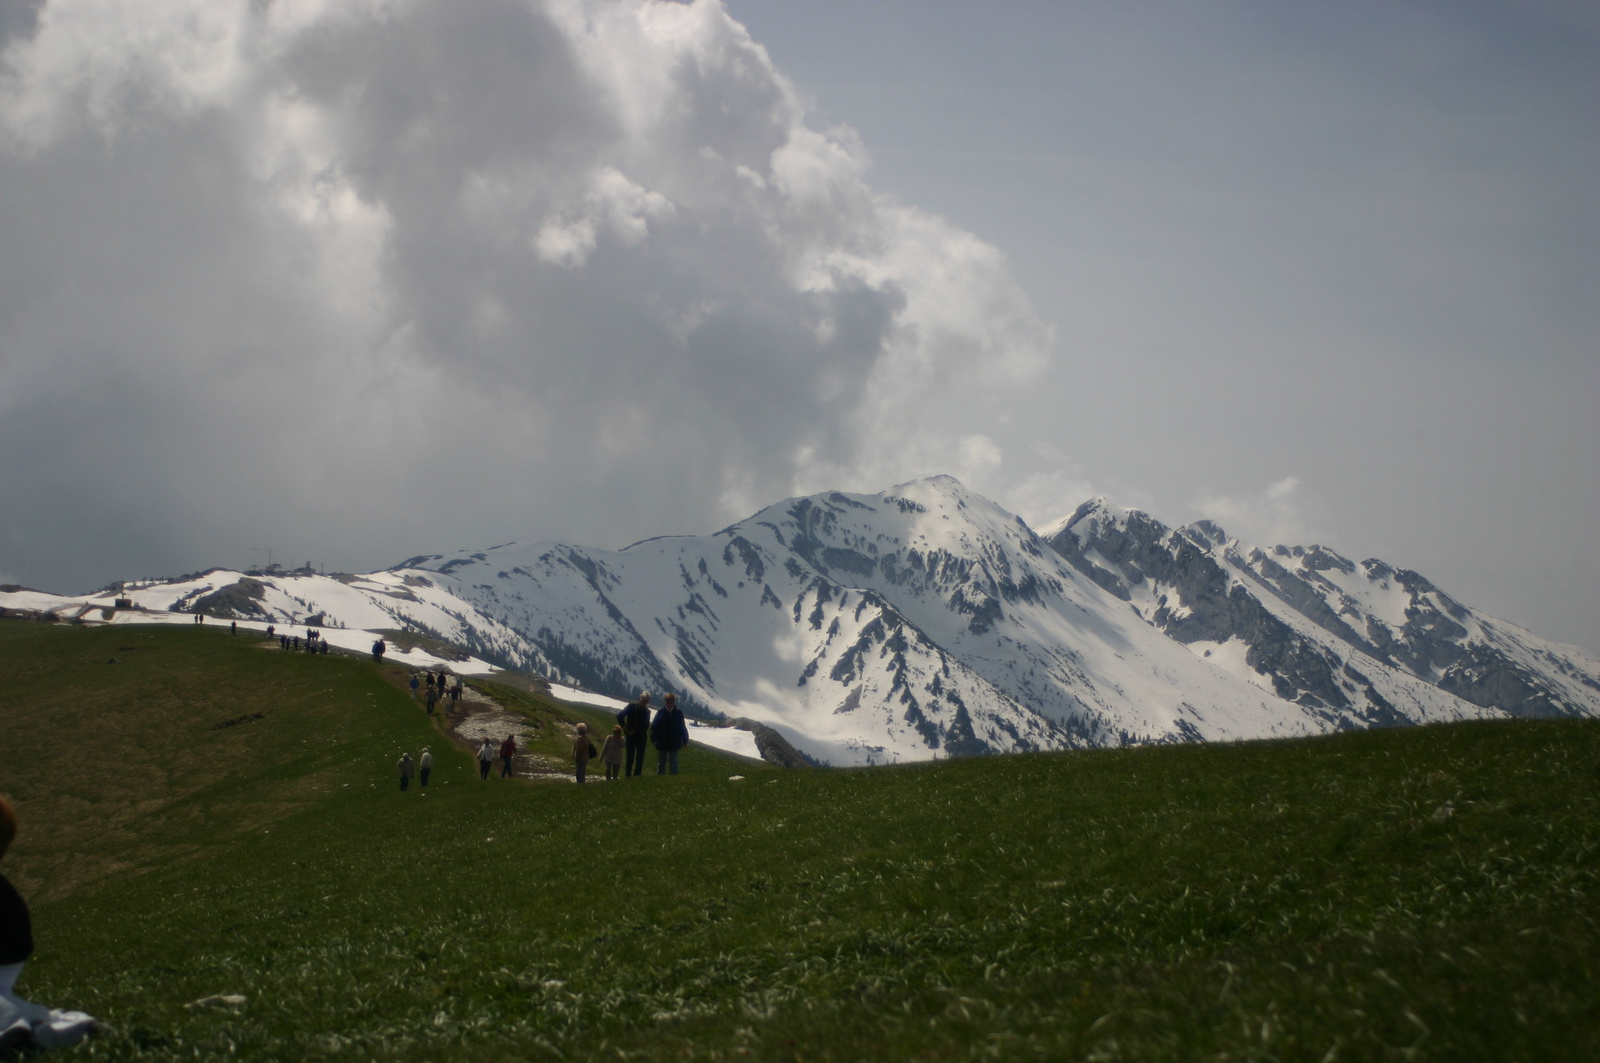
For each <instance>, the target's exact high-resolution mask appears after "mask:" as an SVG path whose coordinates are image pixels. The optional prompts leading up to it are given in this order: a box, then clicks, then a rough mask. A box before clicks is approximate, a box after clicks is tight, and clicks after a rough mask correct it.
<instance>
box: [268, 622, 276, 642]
mask: <svg viewBox="0 0 1600 1063" xmlns="http://www.w3.org/2000/svg"><path fill="white" fill-rule="evenodd" d="M277 630H278V625H277V624H268V625H267V638H269V639H270V638H271V637H272V636H273V635H274V634H276V633H277Z"/></svg>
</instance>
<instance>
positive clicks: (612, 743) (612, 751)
mask: <svg viewBox="0 0 1600 1063" xmlns="http://www.w3.org/2000/svg"><path fill="white" fill-rule="evenodd" d="M600 759H601V760H603V761H605V764H606V782H610V781H611V780H612V779H616V778H619V777H620V776H621V775H622V725H621V724H620V723H619V724H617V725H616V726H615V727H613V728H612V729H611V733H610V734H609V735H607V736H606V744H605V745H604V746H603V747H601V750H600Z"/></svg>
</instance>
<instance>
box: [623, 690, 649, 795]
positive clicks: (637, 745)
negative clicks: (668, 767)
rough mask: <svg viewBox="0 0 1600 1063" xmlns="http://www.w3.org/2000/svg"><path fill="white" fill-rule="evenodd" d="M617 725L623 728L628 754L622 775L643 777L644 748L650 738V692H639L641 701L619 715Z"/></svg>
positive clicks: (628, 706)
mask: <svg viewBox="0 0 1600 1063" xmlns="http://www.w3.org/2000/svg"><path fill="white" fill-rule="evenodd" d="M617 723H618V724H619V725H620V726H621V727H622V742H623V748H624V752H625V754H626V756H625V761H624V764H623V772H622V774H623V775H625V776H627V777H628V778H632V777H633V776H635V775H643V774H644V746H645V741H646V739H648V738H649V737H650V691H648V690H641V691H639V699H638V700H637V701H634V702H632V703H630V704H628V705H627V706H625V707H624V708H623V710H622V711H621V712H619V713H617Z"/></svg>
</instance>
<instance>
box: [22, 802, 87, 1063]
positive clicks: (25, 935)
mask: <svg viewBox="0 0 1600 1063" xmlns="http://www.w3.org/2000/svg"><path fill="white" fill-rule="evenodd" d="M16 835H17V813H16V810H15V809H14V808H12V807H11V802H10V801H7V800H6V799H5V798H4V797H0V856H4V855H5V853H6V850H7V849H8V848H10V847H11V839H12V838H15V837H16ZM31 955H33V921H32V919H31V917H30V916H29V915H28V903H27V902H26V901H24V900H23V899H22V894H20V893H18V892H17V890H16V887H14V886H12V885H11V883H10V882H8V881H7V880H6V877H5V876H4V875H0V1058H5V1059H10V1058H12V1057H13V1056H14V1055H16V1056H20V1055H22V1054H23V1053H24V1052H26V1051H28V1050H29V1049H34V1048H61V1047H64V1046H66V1045H75V1044H77V1043H78V1042H79V1041H82V1040H83V1039H84V1038H86V1037H88V1036H89V1035H91V1034H93V1033H94V1032H95V1029H96V1025H97V1024H96V1023H95V1021H94V1019H92V1018H90V1017H89V1016H88V1015H85V1014H84V1013H83V1012H81V1011H60V1010H57V1009H55V1008H50V1007H46V1006H45V1005H43V1004H35V1003H33V1002H32V1001H28V1000H23V999H22V998H21V997H19V996H17V995H16V993H14V992H13V991H12V990H13V987H14V986H15V985H16V984H17V979H18V978H20V977H21V976H22V968H23V966H24V965H25V964H26V963H27V960H28V957H29V956H31Z"/></svg>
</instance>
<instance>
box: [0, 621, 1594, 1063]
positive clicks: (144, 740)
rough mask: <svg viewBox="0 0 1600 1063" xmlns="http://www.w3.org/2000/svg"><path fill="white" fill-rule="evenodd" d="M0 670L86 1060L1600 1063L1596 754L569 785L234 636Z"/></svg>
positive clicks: (28, 978) (162, 638)
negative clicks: (515, 766)
mask: <svg viewBox="0 0 1600 1063" xmlns="http://www.w3.org/2000/svg"><path fill="white" fill-rule="evenodd" d="M112 658H117V659H119V660H120V661H121V662H122V663H119V664H111V663H109V662H110V660H111V659H112ZM0 675H3V676H5V677H6V688H5V693H4V694H3V695H0V789H3V790H5V791H7V792H9V793H10V794H11V795H12V796H13V797H14V799H15V800H16V802H17V804H18V808H19V812H20V814H21V816H22V820H23V833H22V834H21V835H20V836H19V838H18V841H17V843H16V845H15V846H14V847H13V849H12V852H11V854H10V855H9V856H7V858H6V859H5V861H4V863H3V864H0V868H3V869H4V870H5V872H6V873H7V875H8V876H10V877H11V878H12V880H13V881H14V882H16V883H17V884H18V885H19V887H21V888H22V889H23V890H24V892H25V893H26V894H27V895H28V896H29V897H30V899H31V900H32V901H33V906H34V920H35V935H36V937H37V939H38V942H39V951H38V953H37V954H36V956H35V958H34V960H33V961H31V962H30V963H29V965H28V970H27V972H26V974H25V976H24V980H23V983H22V984H21V985H20V986H19V990H20V991H21V992H23V994H24V995H26V996H29V997H31V998H33V999H38V1000H43V1001H47V1002H50V1003H53V1004H57V1005H58V1006H72V1007H80V1008H83V1009H84V1010H87V1011H90V1012H91V1013H94V1014H96V1015H98V1016H99V1017H101V1018H102V1019H105V1020H107V1021H109V1022H111V1023H112V1024H114V1026H115V1027H116V1030H117V1033H116V1034H115V1035H114V1036H112V1037H110V1038H107V1039H105V1040H102V1041H99V1042H96V1043H94V1044H92V1045H90V1046H87V1047H86V1048H84V1049H81V1050H79V1054H80V1055H83V1056H85V1057H94V1058H115V1059H168V1058H172V1059H175V1058H178V1057H183V1058H186V1059H187V1058H194V1057H195V1056H196V1055H198V1056H200V1057H202V1058H209V1057H215V1058H221V1057H224V1056H236V1057H241V1058H256V1059H301V1058H329V1059H366V1058H374V1057H377V1058H393V1059H416V1060H425V1059H441V1058H445V1057H454V1058H471V1059H508V1060H510V1059H598V1058H608V1059H609V1058H625V1059H656V1058H674V1059H681V1058H699V1059H736V1058H756V1059H778V1060H790V1059H794V1060H799V1059H806V1060H813V1059H837V1060H850V1059H884V1060H890V1059H894V1060H898V1059H908V1058H913V1059H969V1058H970V1059H980V1058H999V1059H1026V1058H1041V1059H1094V1060H1168V1059H1170V1060H1192V1059H1228V1060H1278V1059H1282V1060H1311V1061H1321V1060H1337V1059H1362V1060H1365V1059H1390V1058H1392V1059H1437V1060H1471V1059H1486V1060H1487V1059H1494V1060H1529V1061H1534V1060H1560V1059H1572V1060H1578V1059H1584V1060H1589V1059H1594V1058H1600V970H1597V962H1600V961H1597V959H1596V957H1597V956H1600V948H1597V946H1600V933H1597V929H1596V916H1597V915H1600V905H1597V903H1596V900H1595V898H1596V896H1597V895H1600V891H1597V885H1600V883H1597V877H1600V726H1597V724H1596V723H1594V722H1589V721H1581V722H1536V723H1535V722H1513V723H1504V724H1501V723H1494V724H1473V725H1464V726H1452V727H1436V728H1428V729H1419V730H1404V731H1385V732H1369V733H1356V734H1347V735H1341V736H1337V737H1334V738H1329V739H1320V740H1315V741H1296V742H1277V743H1250V744H1240V745H1229V746H1205V747H1202V746H1180V747H1164V748H1146V749H1135V750H1124V751H1107V752H1094V753H1069V754H1049V755H1036V756H1021V757H1006V758H984V759H978V760H970V761H960V762H950V763H940V764H936V765H923V766H916V767H901V768H877V769H870V770H850V771H844V770H833V771H794V772H786V771H779V770H775V769H761V768H754V769H752V768H751V766H750V765H749V764H748V762H737V766H735V762H733V761H731V760H729V759H728V758H724V757H721V756H720V755H718V754H716V753H715V752H712V751H706V750H701V749H692V750H690V751H689V752H688V754H687V755H686V757H685V763H684V772H685V774H683V775H681V776H678V777H676V778H666V779H661V778H656V777H654V776H646V777H644V778H642V779H637V780H630V781H625V782H621V783H616V784H610V785H607V784H605V783H603V782H602V783H600V784H598V785H591V786H588V787H585V788H582V789H580V788H578V787H575V786H571V785H566V784H561V783H555V782H529V783H523V782H502V781H501V780H498V779H491V780H490V781H488V782H480V781H479V780H478V779H477V772H476V768H475V766H474V765H473V764H472V763H471V762H470V761H469V758H468V757H467V755H466V754H464V753H457V752H455V751H451V750H441V743H440V741H439V738H440V736H439V734H438V732H437V731H435V730H434V729H433V727H432V725H431V724H430V723H429V721H428V719H427V717H426V716H425V715H424V713H423V711H422V709H421V708H420V707H418V706H416V705H415V704H413V703H412V702H411V701H410V699H409V697H408V696H407V695H406V694H405V693H404V692H402V691H401V690H399V689H398V688H397V687H396V686H395V685H394V684H393V682H392V681H391V677H390V676H387V675H386V674H385V673H384V672H383V671H382V670H380V669H379V668H378V667H377V666H375V665H373V664H371V663H370V662H367V661H361V660H355V659H351V658H340V657H335V656H329V657H306V656H301V655H294V654H282V653H277V652H274V651H271V650H267V649H264V648H262V645H261V644H260V643H259V642H258V640H255V639H251V638H248V637H243V636H241V637H237V638H234V637H230V636H229V635H227V634H226V632H224V631H220V630H199V631H196V630H192V629H189V628H184V627H163V628H133V627H118V628H94V629H89V628H69V627H47V626H41V625H35V624H29V623H22V622H16V621H0ZM522 697H523V698H525V699H526V700H523V701H519V702H517V703H516V705H515V706H514V707H517V708H519V709H522V710H525V711H527V712H529V713H532V714H534V715H535V716H537V715H539V714H545V716H546V717H547V718H548V719H559V718H566V719H572V718H581V716H582V713H581V712H580V711H579V710H573V709H571V708H568V707H563V706H560V705H555V704H552V703H548V702H543V701H541V700H539V699H537V698H535V697H534V696H532V695H522ZM595 718H596V719H598V718H599V717H598V716H597V717H595ZM552 730H553V728H550V727H549V726H548V723H547V725H546V726H545V727H544V729H543V731H542V732H541V733H549V732H551V731H552ZM552 741H554V740H553V739H552ZM425 743H431V744H432V745H433V747H434V749H435V753H436V756H437V757H438V760H439V764H438V768H437V770H436V774H435V781H434V784H433V786H432V787H431V788H430V791H429V793H428V794H427V796H426V797H424V796H421V795H420V794H419V793H418V792H417V790H416V788H415V787H414V786H413V788H412V790H411V791H410V792H408V793H405V794H401V793H399V792H398V791H397V789H396V785H395V779H394V771H393V764H394V760H395V758H396V757H397V756H398V754H399V751H400V750H401V749H402V748H405V749H410V750H412V751H413V753H414V752H415V751H416V750H417V749H418V748H420V746H421V745H423V744H425ZM735 773H737V774H743V775H745V776H746V778H745V779H744V780H742V781H737V782H735V781H730V780H729V778H728V776H729V775H730V774H735ZM222 994H241V995H243V996H244V997H245V998H246V999H245V1001H244V1002H243V1003H242V1004H238V1005H232V1006H230V1005H221V1004H202V1005H197V1004H196V1003H195V1002H196V1001H201V1000H203V999H205V998H207V997H214V996H218V995H222Z"/></svg>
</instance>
